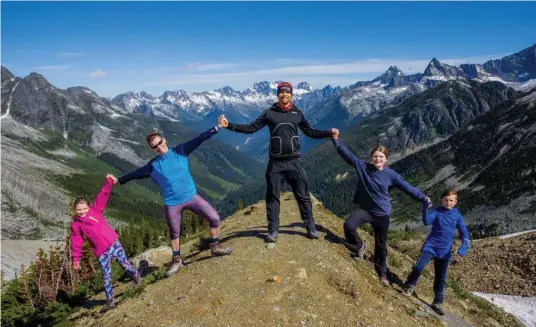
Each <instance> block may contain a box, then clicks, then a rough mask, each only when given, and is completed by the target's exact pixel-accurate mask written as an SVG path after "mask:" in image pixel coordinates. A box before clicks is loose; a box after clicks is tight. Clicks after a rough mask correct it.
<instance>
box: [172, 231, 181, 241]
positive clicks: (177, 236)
mask: <svg viewBox="0 0 536 327" xmlns="http://www.w3.org/2000/svg"><path fill="white" fill-rule="evenodd" d="M180 236H181V232H180V231H172V232H171V235H170V237H171V240H172V241H175V240H177V239H179V237H180Z"/></svg>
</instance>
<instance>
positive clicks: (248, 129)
mask: <svg viewBox="0 0 536 327" xmlns="http://www.w3.org/2000/svg"><path fill="white" fill-rule="evenodd" d="M225 125H227V127H226V128H227V129H228V130H230V131H233V132H238V133H244V134H253V133H255V132H256V131H258V130H260V129H262V128H263V127H264V126H266V110H265V111H264V112H263V113H262V114H261V115H260V116H259V118H257V119H255V121H253V122H251V123H249V124H233V123H230V122H226V124H225ZM225 125H222V126H223V127H225Z"/></svg>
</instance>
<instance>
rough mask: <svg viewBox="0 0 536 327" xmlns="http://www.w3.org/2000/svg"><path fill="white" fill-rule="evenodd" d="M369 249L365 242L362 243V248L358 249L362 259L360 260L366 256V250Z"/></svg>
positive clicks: (358, 254)
mask: <svg viewBox="0 0 536 327" xmlns="http://www.w3.org/2000/svg"><path fill="white" fill-rule="evenodd" d="M366 249H367V245H366V244H365V243H363V245H361V248H359V250H357V253H356V254H357V257H358V258H359V259H360V260H363V258H364V256H365V250H366Z"/></svg>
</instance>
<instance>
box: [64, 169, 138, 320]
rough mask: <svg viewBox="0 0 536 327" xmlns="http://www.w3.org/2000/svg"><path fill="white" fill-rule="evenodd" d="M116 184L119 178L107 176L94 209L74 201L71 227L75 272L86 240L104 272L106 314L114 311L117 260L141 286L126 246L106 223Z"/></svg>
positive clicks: (86, 200)
mask: <svg viewBox="0 0 536 327" xmlns="http://www.w3.org/2000/svg"><path fill="white" fill-rule="evenodd" d="M116 183H117V178H115V176H113V175H106V182H105V183H104V185H103V186H102V189H101V190H100V192H99V194H97V197H96V198H95V201H94V202H93V205H91V206H90V205H89V200H88V199H87V198H86V197H79V198H76V199H75V200H74V204H73V206H74V210H75V211H76V214H75V215H74V217H73V223H72V225H71V252H72V259H73V268H74V269H77V270H78V269H80V257H81V256H82V244H83V243H84V238H83V236H85V237H86V238H87V240H88V242H89V245H90V246H91V249H93V253H94V254H95V255H96V256H97V258H98V259H99V263H100V266H101V271H102V280H103V284H104V291H105V293H106V300H107V301H106V305H105V306H104V307H103V308H102V310H101V312H106V311H108V310H111V309H113V308H115V302H114V297H113V292H112V259H115V260H116V261H117V262H118V263H119V264H120V265H121V267H123V269H124V270H125V271H126V272H127V273H128V274H129V275H130V276H131V277H132V278H133V279H134V286H138V285H139V284H140V282H141V278H140V274H139V273H138V271H137V270H136V268H135V267H134V266H133V265H132V264H131V263H130V262H129V261H128V258H127V256H126V255H125V251H124V250H123V246H122V245H121V243H119V239H118V236H117V233H116V232H115V231H114V230H113V228H112V227H110V225H108V223H107V222H106V219H105V218H104V216H103V215H102V212H103V211H104V209H105V208H106V203H107V202H108V199H109V198H110V192H111V190H112V185H113V184H116Z"/></svg>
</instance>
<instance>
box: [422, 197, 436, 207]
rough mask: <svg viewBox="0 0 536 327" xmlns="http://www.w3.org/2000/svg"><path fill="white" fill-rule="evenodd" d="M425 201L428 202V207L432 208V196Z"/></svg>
mask: <svg viewBox="0 0 536 327" xmlns="http://www.w3.org/2000/svg"><path fill="white" fill-rule="evenodd" d="M424 201H425V202H426V203H427V204H428V208H431V207H432V206H433V205H434V204H433V203H432V200H430V198H428V197H427V198H426V199H425V200H424Z"/></svg>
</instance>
